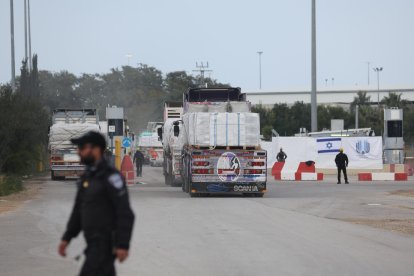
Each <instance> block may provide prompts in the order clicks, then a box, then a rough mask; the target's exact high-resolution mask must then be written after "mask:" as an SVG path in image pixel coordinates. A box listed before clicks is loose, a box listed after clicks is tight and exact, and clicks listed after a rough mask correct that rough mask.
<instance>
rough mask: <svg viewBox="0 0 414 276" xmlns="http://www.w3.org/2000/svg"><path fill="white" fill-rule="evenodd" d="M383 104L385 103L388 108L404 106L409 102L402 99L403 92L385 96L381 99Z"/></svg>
mask: <svg viewBox="0 0 414 276" xmlns="http://www.w3.org/2000/svg"><path fill="white" fill-rule="evenodd" d="M381 104H383V105H385V106H386V107H388V108H391V107H397V108H404V107H405V106H406V105H407V104H408V102H407V101H406V100H403V99H402V93H400V94H397V93H389V94H388V96H386V97H384V98H383V99H382V100H381Z"/></svg>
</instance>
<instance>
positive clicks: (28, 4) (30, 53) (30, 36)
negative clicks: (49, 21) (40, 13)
mask: <svg viewBox="0 0 414 276" xmlns="http://www.w3.org/2000/svg"><path fill="white" fill-rule="evenodd" d="M27 19H28V26H27V27H28V28H29V70H30V71H32V31H31V26H30V0H27Z"/></svg>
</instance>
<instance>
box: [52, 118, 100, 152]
mask: <svg viewBox="0 0 414 276" xmlns="http://www.w3.org/2000/svg"><path fill="white" fill-rule="evenodd" d="M88 131H97V132H99V131H100V129H99V125H97V124H91V123H74V124H64V123H57V124H54V125H52V126H51V127H50V132H49V148H50V149H51V150H55V149H59V150H64V149H72V148H74V147H75V146H74V145H73V144H72V143H71V142H70V139H72V138H77V137H79V136H82V135H83V134H85V133H86V132H88Z"/></svg>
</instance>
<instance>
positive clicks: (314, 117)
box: [311, 0, 318, 132]
mask: <svg viewBox="0 0 414 276" xmlns="http://www.w3.org/2000/svg"><path fill="white" fill-rule="evenodd" d="M311 25H312V43H311V44H312V45H311V51H312V58H311V61H312V65H311V76H312V90H311V129H312V131H313V132H316V131H318V104H317V98H316V89H317V86H316V0H312V24H311Z"/></svg>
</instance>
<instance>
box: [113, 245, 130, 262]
mask: <svg viewBox="0 0 414 276" xmlns="http://www.w3.org/2000/svg"><path fill="white" fill-rule="evenodd" d="M115 254H116V258H117V259H118V261H119V262H120V263H122V262H124V261H125V260H126V259H127V258H128V250H126V249H121V248H117V249H116V250H115Z"/></svg>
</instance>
